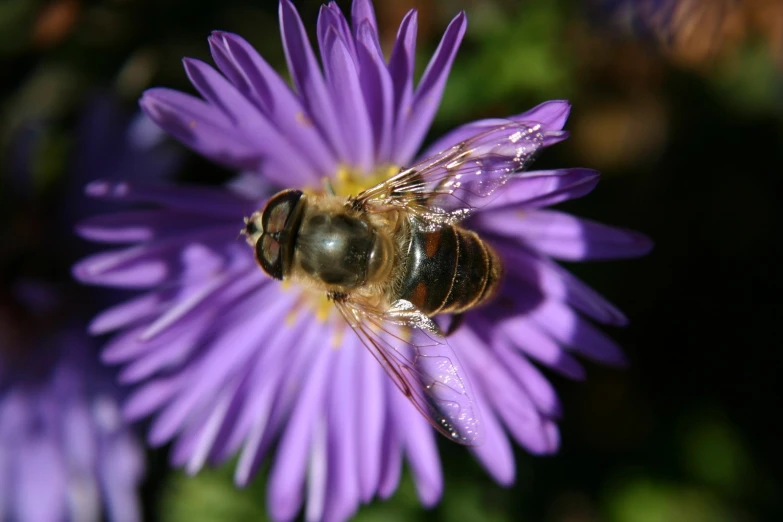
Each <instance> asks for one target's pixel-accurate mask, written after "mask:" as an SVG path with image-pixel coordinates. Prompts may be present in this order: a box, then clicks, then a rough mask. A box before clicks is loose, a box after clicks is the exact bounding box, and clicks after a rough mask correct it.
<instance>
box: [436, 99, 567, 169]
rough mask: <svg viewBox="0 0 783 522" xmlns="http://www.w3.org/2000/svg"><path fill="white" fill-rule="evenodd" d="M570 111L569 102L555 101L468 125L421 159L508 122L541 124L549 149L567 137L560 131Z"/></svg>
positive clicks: (445, 137) (545, 144)
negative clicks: (504, 116)
mask: <svg viewBox="0 0 783 522" xmlns="http://www.w3.org/2000/svg"><path fill="white" fill-rule="evenodd" d="M570 111H571V105H570V104H569V103H568V102H567V101H564V100H553V101H547V102H544V103H542V104H540V105H538V106H536V107H533V108H532V109H530V110H529V111H526V112H523V113H521V114H517V115H516V116H510V117H508V118H505V119H499V118H490V119H484V120H477V121H473V122H470V123H466V124H465V125H460V126H459V127H457V128H456V129H454V130H452V131H451V132H448V133H447V134H445V135H444V136H442V137H440V138H438V139H437V140H436V141H435V142H434V143H433V144H432V145H430V146H429V147H427V149H426V150H425V152H424V153H423V154H422V155H421V157H423V158H428V157H430V156H432V155H434V154H436V153H438V152H440V151H442V150H445V149H448V148H449V147H452V146H453V145H456V144H457V143H459V142H461V141H465V140H466V139H468V138H471V137H473V136H475V135H476V134H478V133H480V132H481V131H483V130H485V129H486V128H487V127H493V126H495V125H498V124H502V123H504V122H506V121H508V120H512V121H516V122H521V123H531V124H532V123H540V124H541V130H542V131H543V132H544V147H549V146H552V145H554V144H555V143H557V142H559V141H562V140H563V139H564V138H565V135H564V134H563V133H561V132H558V131H560V130H561V129H562V128H563V125H565V122H566V119H567V118H568V114H569V112H570Z"/></svg>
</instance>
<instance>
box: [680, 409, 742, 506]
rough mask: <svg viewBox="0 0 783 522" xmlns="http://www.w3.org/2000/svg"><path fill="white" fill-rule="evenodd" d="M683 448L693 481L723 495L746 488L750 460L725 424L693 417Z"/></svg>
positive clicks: (739, 440) (737, 435)
mask: <svg viewBox="0 0 783 522" xmlns="http://www.w3.org/2000/svg"><path fill="white" fill-rule="evenodd" d="M683 445H684V451H685V455H684V460H685V467H686V469H687V470H688V472H689V473H690V474H691V475H692V476H693V477H694V478H696V479H698V480H700V481H702V482H704V483H705V484H707V485H710V486H716V487H719V488H721V489H724V490H725V491H733V492H738V491H739V490H742V489H743V488H744V486H746V485H748V483H747V480H748V479H749V477H750V475H751V469H752V468H751V462H750V456H749V455H748V452H747V449H746V448H745V446H744V445H743V443H742V441H741V439H740V436H739V434H738V433H736V431H735V430H734V428H733V427H732V426H731V425H730V424H728V423H727V422H726V421H725V420H722V419H720V418H716V417H715V416H706V415H704V414H702V415H700V416H697V417H696V418H695V419H693V420H692V421H691V422H690V423H689V427H688V429H687V432H686V433H685V436H684V441H683Z"/></svg>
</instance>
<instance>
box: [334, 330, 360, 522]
mask: <svg viewBox="0 0 783 522" xmlns="http://www.w3.org/2000/svg"><path fill="white" fill-rule="evenodd" d="M359 350H362V352H363V351H365V348H364V346H363V345H362V344H361V342H359V340H358V339H357V338H356V337H355V336H354V337H352V338H351V341H348V342H346V343H344V344H343V345H342V346H341V347H340V349H339V353H338V354H337V357H336V358H337V359H338V360H337V361H336V362H335V364H336V368H335V372H334V377H335V378H334V381H333V382H332V386H331V389H330V390H329V399H328V403H327V405H326V413H327V420H326V426H327V441H328V446H327V448H328V449H327V462H328V468H327V473H328V485H327V490H326V504H325V506H324V520H326V521H329V520H333V521H338V522H342V521H343V520H348V519H349V518H350V517H351V516H353V514H354V513H356V510H357V508H358V507H359V477H358V475H357V473H356V471H357V469H358V462H357V456H358V448H357V443H358V432H359V429H360V424H359V422H358V421H359V418H358V402H359V401H358V400H357V399H358V398H359V397H360V396H361V393H362V391H360V390H358V389H357V387H356V384H357V383H356V379H355V376H356V371H357V369H358V360H357V359H358V356H360V355H362V356H363V355H364V354H363V353H362V352H360V351H359Z"/></svg>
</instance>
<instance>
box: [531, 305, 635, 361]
mask: <svg viewBox="0 0 783 522" xmlns="http://www.w3.org/2000/svg"><path fill="white" fill-rule="evenodd" d="M530 319H531V320H533V321H535V322H536V323H538V324H539V325H541V326H542V327H543V328H544V329H545V330H546V331H547V332H548V333H549V335H551V336H552V337H553V338H555V339H557V340H558V342H560V343H563V344H564V345H566V346H569V347H571V348H572V349H573V350H574V351H576V352H578V353H580V354H581V355H584V356H585V357H589V358H591V359H593V360H595V361H598V362H601V363H604V364H608V365H612V366H623V365H625V364H626V363H627V360H626V358H625V355H624V354H623V351H622V349H621V348H620V347H619V346H618V345H617V343H615V342H614V341H612V340H611V339H610V338H609V337H607V336H606V335H605V334H604V333H603V332H601V331H599V330H598V329H597V328H596V327H595V326H593V325H592V324H590V322H589V321H587V320H585V319H584V318H582V317H580V316H579V315H578V314H577V313H575V312H574V311H573V310H571V309H570V308H568V307H567V306H565V305H563V304H562V303H559V302H557V301H552V300H548V301H544V302H543V303H542V304H541V305H540V306H539V307H538V308H536V309H535V310H534V311H533V312H532V313H531V314H530Z"/></svg>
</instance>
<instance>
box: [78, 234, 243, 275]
mask: <svg viewBox="0 0 783 522" xmlns="http://www.w3.org/2000/svg"><path fill="white" fill-rule="evenodd" d="M232 233H233V234H236V229H235V228H234V227H231V228H226V227H225V226H223V227H216V228H211V229H202V230H200V231H197V232H196V233H194V234H192V237H188V236H189V234H183V235H182V236H181V237H179V238H177V241H173V240H167V239H163V240H158V241H152V242H149V243H144V244H141V245H138V246H134V247H130V248H125V249H121V250H114V251H107V252H103V253H100V254H95V255H92V256H90V257H88V258H86V259H83V260H81V261H79V262H78V263H76V264H75V265H74V266H73V275H74V277H75V278H76V279H77V280H79V281H82V282H84V283H87V284H100V285H106V286H117V287H121V288H149V287H152V286H156V285H159V284H161V283H163V282H164V281H166V280H168V279H169V277H170V276H171V274H174V273H176V272H178V270H179V267H180V266H181V255H182V253H183V245H187V244H189V242H190V241H193V242H194V244H202V245H205V246H206V245H209V244H210V242H211V241H214V242H223V241H224V240H225V238H226V237H231V234H232ZM216 250H218V249H217V248H216Z"/></svg>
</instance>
